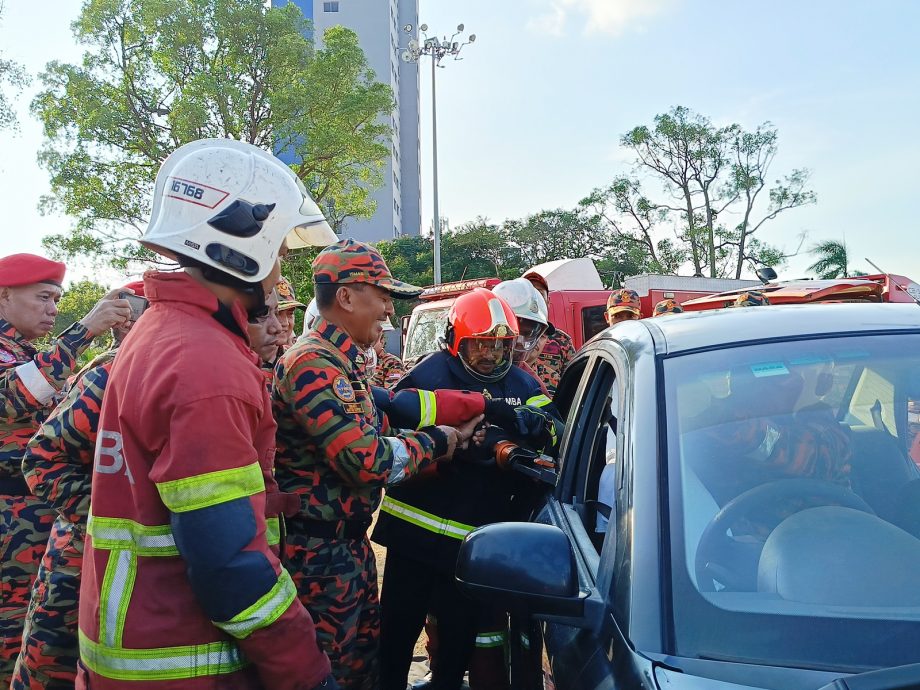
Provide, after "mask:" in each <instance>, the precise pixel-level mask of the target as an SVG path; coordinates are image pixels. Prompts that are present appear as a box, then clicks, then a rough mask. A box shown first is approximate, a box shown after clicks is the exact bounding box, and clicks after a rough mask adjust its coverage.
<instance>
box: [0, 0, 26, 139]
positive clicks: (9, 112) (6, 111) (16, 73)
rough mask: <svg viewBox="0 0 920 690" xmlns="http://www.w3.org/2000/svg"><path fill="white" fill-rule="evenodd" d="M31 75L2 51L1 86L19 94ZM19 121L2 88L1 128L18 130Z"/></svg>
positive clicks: (13, 93)
mask: <svg viewBox="0 0 920 690" xmlns="http://www.w3.org/2000/svg"><path fill="white" fill-rule="evenodd" d="M2 15H3V2H0V16H2ZM30 81H31V80H30V79H29V75H28V74H26V71H25V70H24V69H23V67H22V65H20V64H19V63H18V62H14V61H13V60H9V59H6V58H4V57H3V53H0V87H2V86H3V85H4V83H6V84H8V85H9V86H10V87H11V88H12V95H13V96H16V95H18V94H19V93H20V92H21V91H22V89H23V88H25V87H26V86H28V85H29V83H30ZM18 128H19V123H18V122H17V121H16V113H15V111H14V110H13V106H12V105H11V104H10V101H9V98H8V97H7V94H6V93H4V91H3V90H2V88H0V130H4V129H13V130H17V129H18Z"/></svg>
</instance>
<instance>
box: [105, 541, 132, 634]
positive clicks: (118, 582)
mask: <svg viewBox="0 0 920 690" xmlns="http://www.w3.org/2000/svg"><path fill="white" fill-rule="evenodd" d="M134 559H135V556H134V552H132V551H128V550H120V551H112V552H111V553H110V554H109V563H108V565H107V566H106V569H105V577H104V578H103V581H102V592H101V596H100V597H99V598H100V602H99V604H100V608H101V609H102V611H101V614H102V615H100V621H99V637H100V639H101V640H102V643H103V644H105V645H108V646H109V647H115V646H116V645H118V646H120V645H121V633H122V630H124V624H125V614H126V613H127V611H128V602H129V600H130V599H131V592H132V590H133V589H134V576H135V574H136V564H135V560H134Z"/></svg>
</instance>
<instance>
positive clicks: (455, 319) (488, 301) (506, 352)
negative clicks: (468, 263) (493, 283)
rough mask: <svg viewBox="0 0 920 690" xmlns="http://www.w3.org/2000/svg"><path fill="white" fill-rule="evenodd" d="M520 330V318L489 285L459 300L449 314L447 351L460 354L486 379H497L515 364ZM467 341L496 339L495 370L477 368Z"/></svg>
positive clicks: (480, 376) (469, 365)
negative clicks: (513, 362) (485, 370)
mask: <svg viewBox="0 0 920 690" xmlns="http://www.w3.org/2000/svg"><path fill="white" fill-rule="evenodd" d="M518 332H519V329H518V321H517V317H516V316H515V315H514V312H513V311H512V310H511V307H509V306H508V303H507V302H505V300H503V299H502V298H501V297H499V296H498V295H496V294H495V293H493V292H492V291H491V290H487V289H485V288H476V289H474V290H472V291H470V292H468V293H466V294H465V295H461V296H460V297H458V298H457V299H456V301H455V302H454V304H453V306H452V307H451V308H450V312H449V313H448V314H447V350H448V352H450V354H452V355H454V356H455V357H459V358H460V361H461V362H463V366H464V367H466V369H467V371H469V372H470V373H471V374H472V375H473V376H475V377H476V378H478V379H480V380H482V381H486V382H488V381H497V380H499V379H501V378H502V377H503V376H504V375H505V374H506V373H507V372H508V369H509V368H510V367H511V352H512V350H513V349H514V339H515V338H516V337H517V334H518ZM465 340H470V341H472V340H476V341H477V342H478V343H479V344H480V345H485V344H487V343H486V342H485V341H489V340H492V341H494V343H493V347H494V349H495V350H496V351H497V350H498V349H501V353H500V354H499V355H498V361H497V362H496V363H495V367H494V369H493V370H492V371H491V372H488V373H483V372H481V371H477V370H476V368H474V367H473V365H472V363H471V362H470V361H469V360H468V357H467V352H466V350H467V347H464V345H463V342H464V341H465Z"/></svg>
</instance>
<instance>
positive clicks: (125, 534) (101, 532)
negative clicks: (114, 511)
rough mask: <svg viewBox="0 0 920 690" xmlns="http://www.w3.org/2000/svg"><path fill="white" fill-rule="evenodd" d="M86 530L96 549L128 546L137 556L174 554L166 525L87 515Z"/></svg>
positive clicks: (175, 552) (175, 547)
mask: <svg viewBox="0 0 920 690" xmlns="http://www.w3.org/2000/svg"><path fill="white" fill-rule="evenodd" d="M87 532H88V533H89V535H90V536H91V537H92V538H93V546H94V547H95V548H97V549H106V550H116V549H128V550H131V551H135V552H137V554H138V555H140V556H178V555H179V549H178V547H177V546H176V539H175V537H173V534H172V530H171V529H170V527H169V525H154V526H150V525H142V524H140V523H138V522H134V521H133V520H127V519H123V518H104V517H102V518H101V517H96V516H95V515H90V516H89V524H88V527H87Z"/></svg>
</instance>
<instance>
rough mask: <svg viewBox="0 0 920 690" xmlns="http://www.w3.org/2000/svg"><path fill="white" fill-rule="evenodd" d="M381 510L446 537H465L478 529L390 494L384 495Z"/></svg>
mask: <svg viewBox="0 0 920 690" xmlns="http://www.w3.org/2000/svg"><path fill="white" fill-rule="evenodd" d="M380 510H382V511H383V512H384V513H389V514H390V515H392V516H393V517H396V518H399V519H400V520H405V521H406V522H408V523H411V524H413V525H415V526H416V527H421V528H422V529H425V530H428V531H429V532H434V533H435V534H442V535H444V536H445V537H451V538H453V539H463V538H464V537H465V536H466V535H467V534H469V533H470V532H472V531H473V530H474V529H476V528H475V527H474V526H473V525H464V524H463V523H462V522H454V521H453V520H447V519H445V518H441V517H438V516H437V515H434V514H433V513H429V512H426V511H424V510H421V509H419V508H415V507H413V506H410V505H409V504H408V503H403V502H402V501H398V500H396V499H395V498H391V497H390V496H384V498H383V503H382V504H381V505H380Z"/></svg>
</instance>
